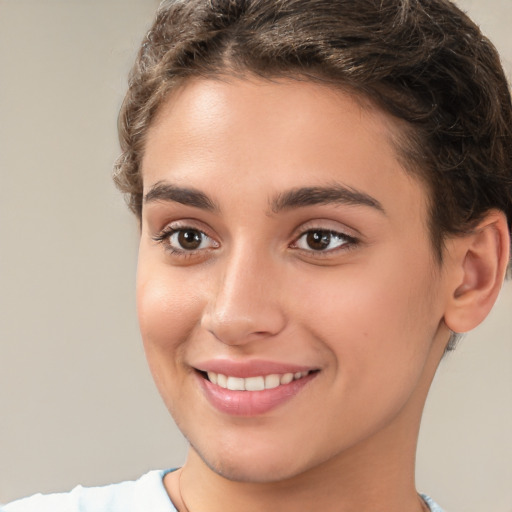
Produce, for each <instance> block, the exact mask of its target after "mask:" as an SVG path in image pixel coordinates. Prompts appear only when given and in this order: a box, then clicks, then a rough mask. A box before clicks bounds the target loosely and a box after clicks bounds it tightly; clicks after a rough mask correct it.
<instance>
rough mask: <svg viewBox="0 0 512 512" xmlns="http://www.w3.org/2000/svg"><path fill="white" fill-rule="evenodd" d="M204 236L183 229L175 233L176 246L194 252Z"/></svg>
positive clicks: (193, 230)
mask: <svg viewBox="0 0 512 512" xmlns="http://www.w3.org/2000/svg"><path fill="white" fill-rule="evenodd" d="M204 236H205V235H203V233H201V232H200V231H197V230H195V229H183V230H181V231H178V233H177V238H178V244H179V245H180V247H181V248H182V249H185V250H187V251H194V250H195V249H199V247H200V246H201V242H202V241H203V237H204Z"/></svg>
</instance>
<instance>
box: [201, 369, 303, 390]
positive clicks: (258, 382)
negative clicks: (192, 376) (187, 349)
mask: <svg viewBox="0 0 512 512" xmlns="http://www.w3.org/2000/svg"><path fill="white" fill-rule="evenodd" d="M207 374H208V380H209V381H210V382H212V383H213V384H217V386H219V387H221V388H224V389H229V390H231V391H263V390H264V389H273V388H277V387H278V386H281V385H284V384H289V383H290V382H292V381H293V380H297V379H302V378H303V377H306V375H309V372H308V371H305V372H295V373H284V374H281V375H278V374H277V373H273V374H270V375H265V376H258V377H247V378H245V379H243V378H240V377H232V376H227V375H223V374H222V373H214V372H207Z"/></svg>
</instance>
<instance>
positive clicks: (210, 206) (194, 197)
mask: <svg viewBox="0 0 512 512" xmlns="http://www.w3.org/2000/svg"><path fill="white" fill-rule="evenodd" d="M153 201H171V202H175V203H181V204H184V205H187V206H193V207H195V208H200V209H201V210H208V211H218V210H219V207H218V206H217V205H216V204H215V203H214V202H213V201H212V200H211V199H210V198H209V197H208V196H207V195H206V194H205V193H203V192H201V191H199V190H197V189H195V188H191V187H178V186H177V185H172V184H170V183H162V182H158V183H155V185H153V186H152V187H151V188H150V190H149V192H148V193H147V194H146V195H145V196H144V203H150V202H153Z"/></svg>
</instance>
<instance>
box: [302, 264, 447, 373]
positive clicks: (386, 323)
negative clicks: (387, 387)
mask: <svg viewBox="0 0 512 512" xmlns="http://www.w3.org/2000/svg"><path fill="white" fill-rule="evenodd" d="M381 256H382V255H381ZM390 259H391V260H392V262H391V264H390V263H388V262H383V261H382V258H379V261H375V262H372V261H369V263H368V264H365V265H361V266H357V267H356V266H354V267H352V268H349V267H347V268H346V269H338V271H337V272H333V273H332V274H331V275H330V276H327V275H326V276H321V275H320V274H317V275H316V277H315V279H308V280H307V282H306V281H303V282H302V283H301V288H302V289H303V290H304V289H307V290H308V300H307V301H306V303H307V307H302V309H301V313H300V314H299V315H297V316H298V317H300V318H302V323H303V325H304V326H305V327H306V328H308V329H309V330H310V331H312V333H313V334H314V336H315V338H317V339H322V340H324V342H325V344H326V345H327V346H328V347H329V349H330V351H331V352H332V354H333V355H334V358H335V360H336V363H337V365H339V366H340V367H345V370H344V371H345V372H352V371H353V372H354V376H353V377H354V378H355V379H359V377H360V376H363V375H364V374H369V373H371V374H372V375H374V376H376V375H379V374H382V375H383V376H384V374H385V373H387V370H386V368H389V369H393V371H395V372H402V373H404V374H405V373H407V372H409V371H414V370H413V368H411V363H414V362H416V363H417V364H416V365H413V366H415V369H416V370H418V371H419V368H420V367H421V366H422V364H423V360H424V358H425V357H426V355H427V353H428V350H429V349H430V343H431V342H432V339H433V337H434V335H435V332H436V328H437V325H438V322H439V319H438V318H437V317H438V316H439V317H440V316H441V314H439V315H436V304H435V299H434V297H433V294H432V289H433V288H432V282H431V281H432V280H433V277H432V272H431V269H430V267H429V266H428V263H423V262H421V263H420V262H419V260H414V259H407V260H405V259H402V260H400V259H399V256H398V255H395V257H394V258H390ZM423 259H424V258H423ZM298 293H299V290H297V291H296V292H295V294H293V295H294V296H299V295H298ZM296 306H297V307H300V306H299V303H298V302H297V305H296ZM404 377H405V375H404Z"/></svg>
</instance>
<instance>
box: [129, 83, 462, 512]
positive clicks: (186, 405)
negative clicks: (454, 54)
mask: <svg viewBox="0 0 512 512" xmlns="http://www.w3.org/2000/svg"><path fill="white" fill-rule="evenodd" d="M398 129H399V128H398V127H397V125H396V124H395V123H394V121H393V120H392V119H390V118H389V117H388V116H387V115H385V114H384V113H382V112H380V111H379V110H378V109H376V108H372V107H371V106H370V105H363V104H362V102H361V101H355V100H354V99H353V98H351V97H350V96H349V95H347V94H344V93H342V92H340V91H335V90H333V89H330V88H328V87H325V86H322V85H318V84H313V83H309V82H304V81H302V82H301V81H294V80H279V81H272V82H271V81H264V80H262V79H256V78H249V79H246V80H241V79H230V80H213V79H211V80H209V79H198V80H191V81H188V82H186V83H185V84H184V85H183V86H181V87H180V88H179V89H177V90H175V91H173V92H172V94H171V95H170V96H169V98H167V100H166V102H165V103H164V104H163V106H162V107H161V108H160V111H159V113H158V116H157V118H156V120H155V121H154V122H153V124H152V126H151V127H150V130H149V133H148V137H147V143H146V148H145V154H144V158H143V163H142V175H143V182H144V194H145V195H146V199H147V200H146V201H145V203H144V205H143V212H142V219H141V240H140V254H139V267H138V278H137V300H138V311H139V321H140V326H141V332H142V337H143V341H144V346H145V350H146V354H147V358H148V361H149V365H150V368H151V371H152V373H153V376H154V379H155V382H156V384H157V386H158V389H159V391H160V393H161V395H162V397H163V399H164V401H165V403H166V405H167V407H168V408H169V410H170V412H171V413H172V415H173V417H174V419H175V421H176V422H177V424H178V426H179V427H180V429H181V430H182V432H183V433H184V435H185V436H186V437H187V439H188V440H189V442H190V445H191V448H190V453H189V457H188V459H187V461H186V463H185V465H184V467H183V469H182V470H181V471H178V472H174V473H171V474H169V475H167V477H166V479H165V485H166V488H167V490H168V492H169V494H170V496H171V499H172V500H173V501H174V502H175V503H176V505H177V506H178V507H179V508H180V510H185V506H184V504H183V502H182V499H184V500H185V502H186V507H187V508H188V510H190V511H191V512H193V511H198V510H200V511H203V512H214V511H222V512H226V511H230V510H233V511H234V510H237V511H239V510H244V511H263V510H265V511H268V510H280V511H285V512H286V511H288V510H290V511H291V510H293V511H297V510H304V511H309V510H326V511H331V510H332V511H334V510H336V511H344V512H352V511H353V512H355V511H358V512H361V511H367V512H370V511H379V512H385V511H388V510H389V511H395V512H396V511H404V512H406V511H407V512H412V511H421V510H423V509H424V508H423V505H422V503H421V500H420V499H419V498H418V495H417V493H416V490H415V485H414V456H415V450H416V441H417V437H418V429H419V423H420V418H421V413H422V410H423V406H424V402H425V398H426V395H427V392H428V389H429V387H430V384H431V381H432V378H433V376H434V374H435V370H436V368H437V365H438V363H439V361H440V359H441V357H442V354H443V351H444V347H445V345H446V342H447V340H448V337H449V329H448V327H447V325H446V321H445V320H446V315H447V313H449V314H453V311H452V310H450V311H448V310H449V307H452V306H451V304H452V303H451V302H450V300H451V298H452V297H453V296H454V287H455V285H456V284H457V283H459V282H460V280H461V279H463V277H461V276H462V275H463V273H461V271H460V266H457V262H459V261H460V260H461V258H462V257H463V256H461V255H462V254H463V249H461V248H460V246H458V245H452V244H451V243H448V244H447V255H446V257H445V260H444V263H443V265H439V264H438V263H437V262H436V261H435V258H434V256H433V254H434V253H433V250H432V247H431V245H430V241H429V236H428V229H427V195H426V191H425V189H424V187H423V185H422V184H421V183H419V182H418V181H417V180H415V179H414V178H412V177H411V176H410V175H409V174H407V173H406V171H405V170H404V169H403V168H402V167H401V165H400V163H399V159H398V158H397V153H396V149H395V147H394V146H393V143H392V137H393V135H394V134H396V132H397V130H398ZM298 187H308V188H311V187H316V188H322V190H324V189H329V190H331V189H333V188H335V189H336V190H340V189H341V187H346V188H348V189H349V190H350V191H352V192H353V191H354V190H356V191H357V192H358V193H359V194H360V196H357V197H359V199H361V197H363V198H364V199H365V201H366V200H367V199H369V198H371V200H368V201H366V202H365V201H360V200H357V198H356V199H354V197H351V201H350V202H349V203H347V202H346V200H342V199H339V198H338V199H337V200H336V201H327V200H325V201H324V202H323V203H322V204H313V205H304V204H288V205H287V206H286V207H285V206H283V197H287V196H286V194H288V197H289V192H290V191H293V190H296V189H297V188H298ZM171 188H172V191H173V192H172V193H170V194H169V190H171ZM179 188H186V189H187V190H191V189H193V190H194V191H196V192H200V193H201V196H199V198H198V196H197V194H196V195H194V197H193V200H192V199H191V197H190V196H187V194H186V193H185V194H183V193H182V192H180V193H179V194H176V193H175V191H176V190H177V189H179ZM155 191H156V192H155ZM180 194H181V195H180ZM398 198H399V200H398ZM345 199H346V198H345ZM372 200H373V201H374V203H373V204H370V203H371V201H372ZM201 201H202V202H201ZM280 201H281V203H280ZM169 227H171V228H172V229H175V230H179V229H181V230H183V229H185V228H187V229H189V230H194V231H192V233H195V234H196V235H197V236H198V237H199V240H200V241H201V245H200V248H199V249H196V250H188V251H187V250H186V249H183V247H181V248H180V245H179V239H178V235H179V233H180V232H179V231H178V232H177V233H176V234H175V235H173V236H172V237H171V236H170V235H169V232H168V231H169ZM166 230H167V231H166ZM315 230H316V232H319V231H321V232H322V233H323V234H325V233H329V232H336V233H340V234H341V235H337V236H332V235H331V238H330V242H329V244H330V245H329V246H328V247H327V249H325V250H314V249H312V248H311V246H310V245H308V239H307V233H311V231H315ZM181 233H182V234H183V231H181ZM347 235H348V238H346V236H347ZM155 238H159V240H158V241H156V240H155ZM172 250H174V251H176V250H178V251H179V252H172ZM454 283H455V284H454ZM219 358H222V359H228V360H230V361H251V360H255V359H259V360H261V359H263V360H266V361H273V362H279V363H284V364H294V365H301V366H304V367H307V368H311V369H314V370H316V373H315V376H314V378H312V379H311V380H310V381H309V382H308V383H307V385H306V386H304V387H303V388H302V389H301V390H300V391H299V392H298V393H297V394H296V395H295V396H293V397H292V398H291V399H290V400H288V401H286V402H285V403H283V404H281V405H279V406H278V407H276V408H274V409H272V410H270V411H269V412H266V413H264V414H258V415H253V416H236V415H231V414H227V413H225V412H221V411H219V410H217V409H216V408H215V407H213V406H212V405H211V403H210V402H209V401H208V400H207V399H206V398H205V394H204V392H203V390H202V388H201V386H200V384H199V378H200V377H198V374H197V372H196V371H195V368H197V367H198V366H200V365H201V362H203V361H205V360H211V359H219ZM180 480H181V481H180Z"/></svg>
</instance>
